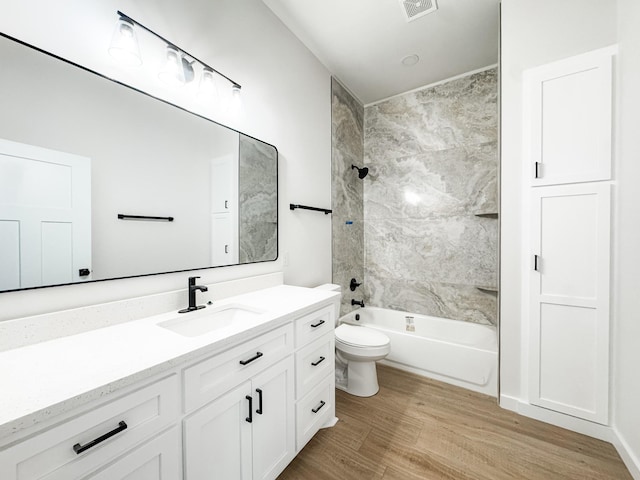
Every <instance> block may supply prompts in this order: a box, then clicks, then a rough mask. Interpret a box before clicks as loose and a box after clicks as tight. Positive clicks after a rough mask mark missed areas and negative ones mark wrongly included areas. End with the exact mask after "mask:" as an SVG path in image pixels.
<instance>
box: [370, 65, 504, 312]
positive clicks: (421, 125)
mask: <svg viewBox="0 0 640 480" xmlns="http://www.w3.org/2000/svg"><path fill="white" fill-rule="evenodd" d="M496 80H497V75H496V70H495V69H491V70H486V71H484V72H480V73H475V74H472V75H469V76H467V77H464V78H460V79H456V80H453V81H450V82H447V83H445V84H442V85H438V86H435V87H432V88H428V89H424V90H420V91H417V92H410V93H407V94H405V95H402V96H399V97H395V98H392V99H389V100H387V101H385V102H381V103H379V104H376V105H372V106H369V107H367V108H366V109H365V160H366V163H367V166H368V167H369V175H368V176H367V178H365V183H364V218H365V229H364V251H365V285H364V286H365V292H366V295H365V296H366V298H367V300H368V304H370V305H372V306H379V307H383V308H392V309H395V310H401V311H406V312H414V313H424V314H428V315H434V316H438V317H446V318H451V319H457V320H466V321H470V322H477V323H485V324H495V323H496V317H497V297H496V296H495V295H492V294H487V293H482V292H480V291H479V290H477V289H476V288H475V286H476V285H483V286H492V285H496V284H497V265H498V222H497V221H496V220H495V219H491V218H481V217H477V216H475V214H476V213H490V212H491V213H495V212H497V208H498V188H497V178H498V153H497V103H496V100H497V83H496Z"/></svg>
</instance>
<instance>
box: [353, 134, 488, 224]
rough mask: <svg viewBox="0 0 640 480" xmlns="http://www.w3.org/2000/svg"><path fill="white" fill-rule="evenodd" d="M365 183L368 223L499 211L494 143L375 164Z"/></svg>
mask: <svg viewBox="0 0 640 480" xmlns="http://www.w3.org/2000/svg"><path fill="white" fill-rule="evenodd" d="M368 166H369V171H370V174H369V175H368V176H367V178H365V182H366V201H365V205H364V209H365V212H364V215H365V218H367V220H370V219H373V218H376V217H392V218H407V217H409V218H428V217H434V216H443V215H465V214H466V215H469V214H473V213H476V212H497V211H498V210H497V209H498V201H497V193H498V187H497V169H498V155H497V142H490V143H486V144H481V145H472V146H463V147H455V148H450V149H447V150H439V151H434V152H427V153H422V154H418V155H411V156H407V157H400V158H397V159H394V160H389V161H376V162H373V163H371V164H369V165H368Z"/></svg>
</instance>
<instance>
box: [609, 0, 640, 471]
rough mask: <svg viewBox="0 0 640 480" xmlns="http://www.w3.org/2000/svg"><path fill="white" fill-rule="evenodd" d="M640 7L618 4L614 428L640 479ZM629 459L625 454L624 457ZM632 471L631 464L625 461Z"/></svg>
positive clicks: (632, 0) (629, 1) (627, 1)
mask: <svg viewBox="0 0 640 480" xmlns="http://www.w3.org/2000/svg"><path fill="white" fill-rule="evenodd" d="M639 25H640V2H638V1H637V0H618V40H619V49H620V50H619V52H620V53H619V57H618V101H617V104H618V106H619V115H618V120H619V125H620V128H619V130H618V132H619V137H618V164H617V167H618V173H617V175H616V176H617V178H618V185H619V191H618V198H617V200H618V202H617V209H616V212H615V213H616V216H617V226H618V228H617V236H616V239H615V240H616V244H615V245H616V250H617V254H616V256H615V258H614V261H615V267H616V272H617V274H616V275H615V277H614V286H615V291H614V298H613V300H614V319H615V325H614V326H615V330H614V367H615V370H614V383H613V386H614V388H613V390H614V418H613V423H614V427H615V429H616V430H617V433H618V436H619V440H620V441H621V443H622V444H623V447H624V449H625V450H626V452H627V453H628V455H629V456H631V457H635V458H632V459H631V461H633V462H635V472H634V473H635V474H636V477H635V478H640V413H639V412H638V406H639V405H640V375H639V374H638V366H640V321H639V319H640V314H639V312H638V292H640V274H639V273H638V269H639V267H640V250H638V246H640V223H639V220H640V188H638V181H639V180H640V139H639V136H638V129H639V128H640V54H639V49H640V29H639V28H638V26H639ZM623 458H624V454H623ZM625 460H626V461H627V465H629V464H630V462H629V460H630V459H629V458H625Z"/></svg>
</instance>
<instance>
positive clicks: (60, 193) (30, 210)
mask: <svg viewBox="0 0 640 480" xmlns="http://www.w3.org/2000/svg"><path fill="white" fill-rule="evenodd" d="M0 242H2V243H0V251H2V253H1V254H0V265H2V266H3V267H4V266H7V268H6V269H5V268H2V270H0V287H2V290H8V289H14V288H25V287H37V286H41V285H51V284H60V283H70V282H77V281H82V280H88V279H90V278H91V277H90V275H83V276H81V275H80V269H89V270H90V269H91V161H90V159H88V158H85V157H80V156H78V155H72V154H69V153H63V152H57V151H54V150H49V149H45V148H40V147H34V146H31V145H25V144H21V143H16V142H11V141H8V140H2V139H0Z"/></svg>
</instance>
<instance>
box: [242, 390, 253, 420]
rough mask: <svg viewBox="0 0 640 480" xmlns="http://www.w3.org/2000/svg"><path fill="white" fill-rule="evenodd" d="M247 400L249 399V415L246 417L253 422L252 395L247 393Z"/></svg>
mask: <svg viewBox="0 0 640 480" xmlns="http://www.w3.org/2000/svg"><path fill="white" fill-rule="evenodd" d="M244 398H246V399H247V400H249V416H248V417H247V418H245V420H246V421H247V422H249V423H251V422H253V397H252V396H251V395H247V396H246V397H244Z"/></svg>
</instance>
